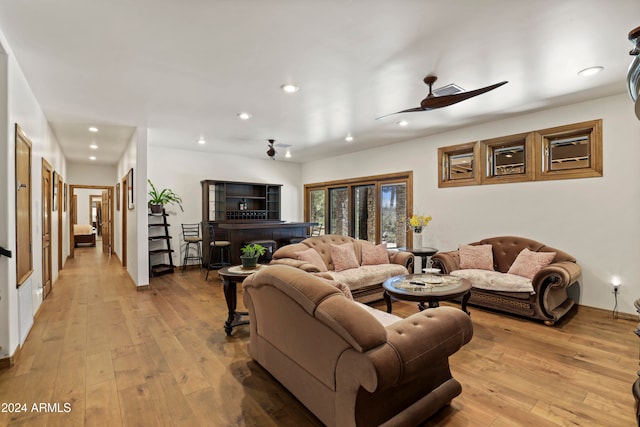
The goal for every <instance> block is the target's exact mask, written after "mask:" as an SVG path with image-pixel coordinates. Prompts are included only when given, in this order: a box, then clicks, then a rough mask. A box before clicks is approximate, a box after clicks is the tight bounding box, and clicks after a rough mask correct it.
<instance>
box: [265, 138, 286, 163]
mask: <svg viewBox="0 0 640 427" xmlns="http://www.w3.org/2000/svg"><path fill="white" fill-rule="evenodd" d="M267 141H269V149H268V150H267V156H269V157H270V158H271V160H275V159H276V154H278V152H277V151H276V149H275V147H282V148H287V147H291V145H289V144H281V143H278V144H275V142H276V140H275V139H267Z"/></svg>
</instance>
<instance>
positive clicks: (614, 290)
mask: <svg viewBox="0 0 640 427" xmlns="http://www.w3.org/2000/svg"><path fill="white" fill-rule="evenodd" d="M618 292H620V285H613V292H612V293H613V294H616V295H617V294H618Z"/></svg>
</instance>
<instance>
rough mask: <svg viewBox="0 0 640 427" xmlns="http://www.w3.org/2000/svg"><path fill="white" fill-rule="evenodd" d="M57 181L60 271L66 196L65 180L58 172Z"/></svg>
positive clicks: (59, 268)
mask: <svg viewBox="0 0 640 427" xmlns="http://www.w3.org/2000/svg"><path fill="white" fill-rule="evenodd" d="M56 177H57V181H58V182H54V183H53V185H56V186H57V187H58V271H60V270H62V211H63V210H64V198H63V194H62V192H63V191H64V189H63V180H62V177H61V176H60V175H58V174H56Z"/></svg>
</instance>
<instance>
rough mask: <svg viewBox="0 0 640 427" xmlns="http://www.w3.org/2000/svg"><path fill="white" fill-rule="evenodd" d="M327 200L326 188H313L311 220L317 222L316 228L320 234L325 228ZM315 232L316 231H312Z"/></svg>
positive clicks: (310, 199)
mask: <svg viewBox="0 0 640 427" xmlns="http://www.w3.org/2000/svg"><path fill="white" fill-rule="evenodd" d="M326 209H327V202H326V198H325V191H324V190H312V191H310V192H309V222H317V223H318V226H317V227H315V228H314V230H315V231H317V233H318V234H324V229H325V218H324V216H325V212H326ZM312 234H315V233H312Z"/></svg>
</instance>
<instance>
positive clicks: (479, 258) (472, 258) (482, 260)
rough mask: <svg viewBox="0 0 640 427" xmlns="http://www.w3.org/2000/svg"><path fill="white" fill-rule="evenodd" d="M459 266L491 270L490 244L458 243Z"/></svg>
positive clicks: (491, 251)
mask: <svg viewBox="0 0 640 427" xmlns="http://www.w3.org/2000/svg"><path fill="white" fill-rule="evenodd" d="M458 254H459V255H460V268H463V269H464V268H477V269H480V270H490V271H493V249H492V247H491V245H460V246H458Z"/></svg>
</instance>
